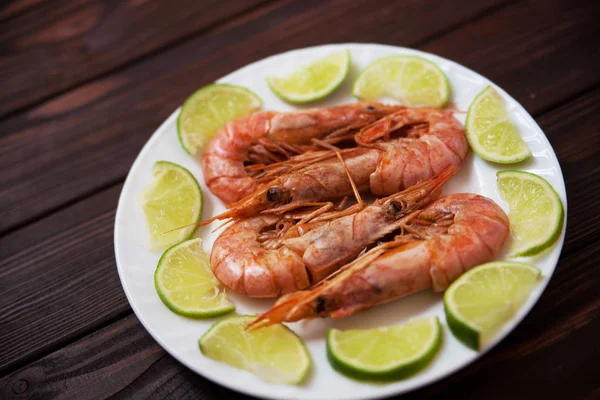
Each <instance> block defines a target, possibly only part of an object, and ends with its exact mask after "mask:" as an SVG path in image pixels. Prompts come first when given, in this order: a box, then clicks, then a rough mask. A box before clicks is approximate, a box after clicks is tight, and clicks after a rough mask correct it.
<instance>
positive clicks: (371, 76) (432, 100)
mask: <svg viewBox="0 0 600 400" xmlns="http://www.w3.org/2000/svg"><path fill="white" fill-rule="evenodd" d="M352 93H353V94H354V96H356V97H358V98H359V99H361V100H370V101H374V100H381V99H385V98H387V97H389V98H393V99H395V100H397V101H399V102H400V103H402V104H406V105H409V106H429V107H442V106H443V105H444V104H446V102H447V101H448V97H449V95H450V87H449V85H448V79H447V78H446V75H445V74H444V72H443V71H442V70H441V69H440V68H439V67H438V66H437V65H436V64H435V63H433V62H431V61H429V60H426V59H425V58H422V57H418V56H402V55H397V56H390V57H384V58H381V59H379V60H377V61H375V62H373V63H372V64H371V65H369V66H368V67H367V68H366V69H365V70H364V71H363V72H362V73H361V74H360V76H359V77H358V79H357V80H356V82H355V83H354V88H353V91H352Z"/></svg>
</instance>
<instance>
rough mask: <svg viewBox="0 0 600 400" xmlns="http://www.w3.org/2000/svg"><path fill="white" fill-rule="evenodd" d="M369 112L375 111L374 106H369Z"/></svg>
mask: <svg viewBox="0 0 600 400" xmlns="http://www.w3.org/2000/svg"><path fill="white" fill-rule="evenodd" d="M367 110H368V111H375V107H373V106H367Z"/></svg>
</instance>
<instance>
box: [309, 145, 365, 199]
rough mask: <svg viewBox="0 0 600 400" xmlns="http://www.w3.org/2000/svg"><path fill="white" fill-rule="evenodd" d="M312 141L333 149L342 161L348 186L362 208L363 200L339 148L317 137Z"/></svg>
mask: <svg viewBox="0 0 600 400" xmlns="http://www.w3.org/2000/svg"><path fill="white" fill-rule="evenodd" d="M313 142H315V143H317V144H319V145H321V146H323V147H325V148H327V149H329V150H333V151H334V152H335V155H336V156H337V158H338V159H339V160H340V162H341V163H342V166H343V167H344V171H346V175H347V176H348V180H349V181H350V186H352V191H353V192H354V197H356V201H357V202H358V204H360V208H361V209H362V208H364V207H365V202H364V201H363V199H362V197H361V196H360V193H359V191H358V188H357V187H356V183H355V182H354V179H352V175H351V174H350V170H349V169H348V166H347V165H346V161H345V160H344V157H343V156H342V153H341V152H340V149H338V148H337V147H335V146H334V145H332V144H330V143H326V142H323V141H322V140H319V139H313Z"/></svg>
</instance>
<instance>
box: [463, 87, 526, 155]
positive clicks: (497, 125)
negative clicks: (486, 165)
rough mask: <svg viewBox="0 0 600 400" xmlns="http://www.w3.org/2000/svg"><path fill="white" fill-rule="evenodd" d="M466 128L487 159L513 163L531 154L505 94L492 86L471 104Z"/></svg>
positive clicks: (471, 142)
mask: <svg viewBox="0 0 600 400" xmlns="http://www.w3.org/2000/svg"><path fill="white" fill-rule="evenodd" d="M466 128H467V139H468V141H469V144H470V145H471V148H472V149H473V151H474V152H475V153H477V155H478V156H479V157H481V158H483V159H484V160H487V161H492V162H497V163H501V164H511V163H516V162H519V161H523V160H525V159H526V158H528V157H529V156H530V155H531V152H530V151H529V148H528V147H527V144H525V142H524V141H523V139H522V138H521V135H520V134H519V131H518V130H517V128H516V126H515V125H514V124H513V123H512V122H511V120H510V117H509V115H508V112H507V111H506V108H505V107H504V102H503V101H502V97H500V95H499V94H498V92H496V91H495V90H494V88H492V87H491V86H488V87H487V88H485V90H483V91H482V92H481V93H479V94H478V95H477V97H475V100H473V103H471V105H470V106H469V111H468V112H467V121H466Z"/></svg>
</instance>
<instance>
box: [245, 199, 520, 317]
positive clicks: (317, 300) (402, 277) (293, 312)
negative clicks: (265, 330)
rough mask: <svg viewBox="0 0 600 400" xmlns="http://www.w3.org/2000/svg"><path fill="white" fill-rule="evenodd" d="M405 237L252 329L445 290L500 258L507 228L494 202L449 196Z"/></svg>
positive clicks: (281, 304) (282, 305)
mask: <svg viewBox="0 0 600 400" xmlns="http://www.w3.org/2000/svg"><path fill="white" fill-rule="evenodd" d="M406 232H411V233H406V234H405V235H403V236H400V237H397V239H396V240H395V241H393V242H389V243H384V244H382V245H380V246H378V247H375V248H373V249H372V250H370V251H369V252H367V253H365V254H364V255H362V256H361V257H359V258H358V259H356V260H355V261H354V262H352V263H350V264H347V265H345V266H343V267H342V268H340V269H339V270H338V271H337V272H336V273H334V274H332V275H331V276H330V277H328V278H327V279H325V280H323V281H321V282H320V283H319V284H318V285H316V286H315V287H313V288H312V289H311V290H307V291H299V292H295V293H291V294H288V295H285V296H283V297H281V298H280V299H279V300H278V301H277V303H276V305H275V306H274V307H273V309H272V310H270V311H269V312H267V313H266V314H264V315H263V316H261V317H259V319H258V320H257V321H255V325H254V326H255V327H258V326H264V325H269V324H272V323H276V322H293V321H298V320H301V319H304V318H314V317H333V318H341V317H345V316H348V315H351V314H354V313H355V312H357V311H359V310H363V309H365V308H369V307H372V306H374V305H377V304H381V303H386V302H389V301H391V300H394V299H397V298H400V297H403V296H406V295H408V294H411V293H414V292H417V291H420V290H423V289H426V288H432V289H433V290H435V291H442V290H445V289H446V288H447V287H448V286H449V285H450V284H451V283H452V282H453V281H454V280H456V279H457V278H458V277H459V276H460V275H461V274H463V273H464V272H465V271H467V270H469V269H471V268H473V267H474V266H476V265H479V264H481V263H484V262H487V261H490V260H491V259H493V258H494V257H495V256H496V255H497V254H498V252H499V251H500V248H501V247H502V245H503V243H504V241H505V240H506V237H507V235H508V232H509V224H508V218H507V216H506V214H505V213H504V211H502V209H501V208H500V207H499V206H498V205H497V204H496V203H494V202H493V201H492V200H490V199H488V198H486V197H483V196H479V195H475V194H453V195H449V196H445V197H442V198H440V199H438V200H437V201H435V202H433V203H431V204H430V205H429V206H427V207H426V208H424V209H423V210H422V211H419V212H418V215H417V216H416V217H415V218H414V219H412V220H411V221H410V222H408V223H407V231H406Z"/></svg>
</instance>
